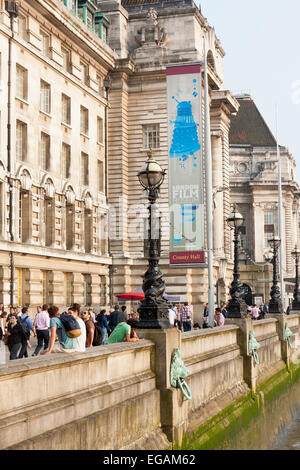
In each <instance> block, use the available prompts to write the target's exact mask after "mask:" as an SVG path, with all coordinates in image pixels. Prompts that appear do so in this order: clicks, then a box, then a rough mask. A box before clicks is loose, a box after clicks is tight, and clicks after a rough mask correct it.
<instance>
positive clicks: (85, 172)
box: [81, 152, 89, 186]
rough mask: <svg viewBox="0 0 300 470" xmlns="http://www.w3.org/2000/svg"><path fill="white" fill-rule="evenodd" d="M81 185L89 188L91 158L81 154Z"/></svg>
mask: <svg viewBox="0 0 300 470" xmlns="http://www.w3.org/2000/svg"><path fill="white" fill-rule="evenodd" d="M81 184H82V185H83V186H88V184H89V156H88V155H87V154H86V153H83V152H81Z"/></svg>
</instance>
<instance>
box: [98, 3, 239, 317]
mask: <svg viewBox="0 0 300 470" xmlns="http://www.w3.org/2000/svg"><path fill="white" fill-rule="evenodd" d="M99 6H100V9H101V11H102V12H103V13H104V15H105V16H106V17H107V18H108V20H109V22H110V33H109V44H110V46H111V47H112V49H114V50H115V51H116V53H117V54H118V57H119V59H118V60H117V67H116V70H115V71H114V72H112V74H111V78H112V89H111V92H110V109H109V124H108V126H109V164H108V173H109V203H110V204H114V205H116V206H117V205H118V206H119V207H121V211H119V213H118V216H119V217H120V218H121V219H120V220H121V226H122V233H120V234H119V235H120V236H119V237H116V238H118V239H115V240H112V241H111V255H112V259H113V266H114V269H115V270H117V271H116V273H115V275H114V291H115V292H119V293H120V292H124V291H128V290H132V289H135V288H138V287H139V286H141V280H142V276H143V274H144V272H145V260H144V256H143V255H144V253H143V240H141V239H137V237H136V236H135V233H136V226H135V223H134V219H135V217H136V214H137V204H144V205H145V204H146V198H145V195H144V193H143V191H142V188H141V187H140V185H139V183H138V179H137V172H138V171H139V170H140V169H141V167H142V165H143V163H144V162H145V160H146V158H147V150H149V147H150V146H151V148H152V151H153V154H154V157H155V159H156V160H157V161H158V162H159V163H160V165H161V166H162V167H163V168H166V169H167V168H168V135H167V94H166V77H165V70H166V65H167V64H170V63H176V62H177V63H180V62H195V61H201V60H203V51H204V42H205V45H206V51H208V53H207V57H208V63H209V87H210V96H211V127H212V158H213V185H214V199H215V209H214V217H215V222H216V223H215V227H214V246H215V272H214V279H215V283H216V286H217V288H216V301H217V302H218V301H220V299H224V298H225V295H226V293H227V288H228V285H229V282H230V279H231V273H232V271H231V269H230V270H228V267H230V268H231V264H230V255H231V249H230V230H229V228H228V227H227V225H226V217H227V216H228V215H229V211H230V200H229V128H230V119H231V116H232V113H236V111H237V110H238V103H237V101H236V100H235V98H233V97H232V95H231V94H230V92H229V91H227V90H225V89H224V83H223V78H224V77H223V57H224V54H225V53H224V51H223V49H222V46H221V44H220V41H219V40H218V38H217V37H216V35H215V31H214V29H213V28H212V27H211V26H209V24H208V22H207V20H206V19H205V18H204V17H203V16H202V14H201V12H200V10H199V9H198V7H197V6H196V5H195V3H194V2H193V1H192V0H173V1H164V2H159V1H151V2H150V1H141V0H123V1H122V2H121V1H120V0H103V1H101V2H99ZM120 104H121V115H120ZM120 195H122V200H121V201H120ZM158 202H159V205H160V208H161V209H162V214H163V218H162V259H161V267H162V271H163V273H164V276H165V279H166V283H167V293H168V294H171V295H172V294H176V295H180V296H181V300H182V301H183V300H188V301H189V302H191V304H192V305H193V306H194V312H195V313H196V315H198V314H199V313H200V312H202V311H203V304H205V303H206V302H207V295H208V294H207V292H208V283H207V270H206V269H204V268H203V269H185V268H181V269H174V268H170V266H169V219H168V179H167V178H166V180H165V183H164V185H163V187H162V188H161V194H160V198H159V201H158ZM140 212H141V215H140V218H141V219H142V217H143V213H145V211H144V212H143V209H142V208H141V209H140ZM122 213H123V214H124V213H127V214H128V217H127V218H126V217H125V218H124V217H122ZM144 216H145V215H144ZM117 235H118V234H117ZM228 263H229V264H228Z"/></svg>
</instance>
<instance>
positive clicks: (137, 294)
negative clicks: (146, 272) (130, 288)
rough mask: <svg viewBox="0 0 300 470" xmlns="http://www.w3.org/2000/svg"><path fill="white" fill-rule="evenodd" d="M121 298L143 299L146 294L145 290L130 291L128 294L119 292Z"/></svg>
mask: <svg viewBox="0 0 300 470" xmlns="http://www.w3.org/2000/svg"><path fill="white" fill-rule="evenodd" d="M116 297H118V299H119V300H142V299H144V298H145V294H144V293H143V292H128V293H127V294H118V295H117V296H116Z"/></svg>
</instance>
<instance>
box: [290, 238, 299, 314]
mask: <svg viewBox="0 0 300 470" xmlns="http://www.w3.org/2000/svg"><path fill="white" fill-rule="evenodd" d="M292 256H293V258H294V259H295V265H296V280H295V290H294V300H293V310H300V290H299V259H300V250H299V249H298V247H297V245H296V246H295V250H294V251H293V252H292Z"/></svg>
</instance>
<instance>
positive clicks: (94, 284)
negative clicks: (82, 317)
mask: <svg viewBox="0 0 300 470" xmlns="http://www.w3.org/2000/svg"><path fill="white" fill-rule="evenodd" d="M100 279H101V277H100V276H99V275H98V274H91V299H92V305H97V306H98V305H100V303H101V299H100Z"/></svg>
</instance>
